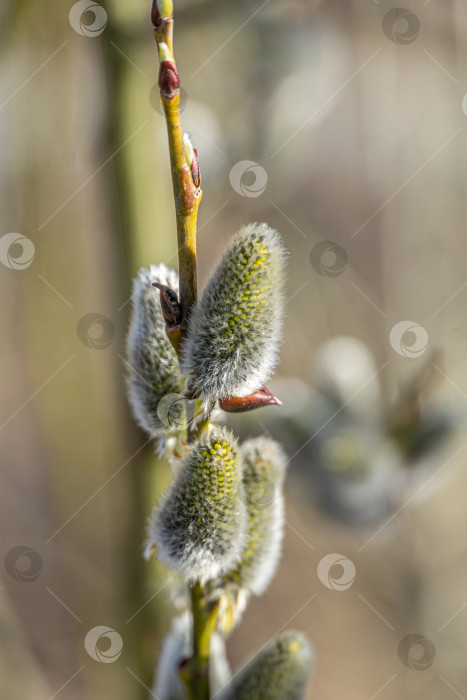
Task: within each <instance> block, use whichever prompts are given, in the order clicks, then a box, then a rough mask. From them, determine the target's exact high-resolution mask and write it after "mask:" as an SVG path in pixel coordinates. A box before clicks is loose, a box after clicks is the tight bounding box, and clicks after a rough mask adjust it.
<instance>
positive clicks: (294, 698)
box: [222, 631, 313, 700]
mask: <svg viewBox="0 0 467 700" xmlns="http://www.w3.org/2000/svg"><path fill="white" fill-rule="evenodd" d="M312 658H313V653H312V650H311V646H310V644H309V642H308V640H307V639H306V637H304V635H303V634H301V633H300V632H292V631H287V632H283V633H282V634H280V635H279V636H277V637H276V638H275V639H273V640H272V641H271V642H269V643H268V644H267V645H266V646H265V647H264V648H263V649H261V651H259V652H258V653H257V654H255V655H254V656H253V657H252V659H251V661H249V662H248V663H247V664H246V665H245V666H244V667H243V669H242V670H241V671H240V672H239V673H238V675H236V676H235V675H234V677H233V680H232V684H231V687H230V688H229V690H228V691H227V692H226V693H225V695H224V696H223V697H222V700H224V698H225V700H227V699H228V700H258V699H259V698H261V699H262V700H266V699H267V700H302V699H303V697H304V694H305V686H306V682H307V679H308V675H309V673H310V670H311V663H312Z"/></svg>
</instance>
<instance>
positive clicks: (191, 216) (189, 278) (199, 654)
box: [153, 2, 217, 700]
mask: <svg viewBox="0 0 467 700" xmlns="http://www.w3.org/2000/svg"><path fill="white" fill-rule="evenodd" d="M166 8H168V10H167V11H169V10H171V3H170V2H163V3H162V4H161V9H162V11H163V12H164V10H165V9H166ZM155 17H156V14H155V12H154V7H153V18H155ZM156 19H157V21H156V25H157V26H155V29H154V36H155V39H156V44H157V47H158V51H159V55H160V57H161V59H162V57H163V56H164V60H169V61H170V62H171V64H172V66H173V69H174V71H175V74H176V75H177V77H178V73H177V69H176V64H175V58H174V56H173V40H172V39H173V17H172V16H170V17H164V16H162V17H160V16H159V10H158V11H157V18H156ZM161 45H162V48H161ZM172 75H173V74H172ZM161 101H162V104H163V105H164V112H165V118H166V123H167V133H168V140H169V152H170V164H171V170H172V186H173V192H174V200H175V213H176V221H177V244H178V267H179V289H180V300H179V301H180V306H181V311H182V320H181V324H180V329H179V330H176V331H175V330H174V332H173V334H172V336H173V337H170V336H169V337H170V340H171V341H172V343H173V345H174V347H175V349H176V351H177V354H179V352H180V347H181V342H182V340H183V335H184V333H185V331H186V328H187V320H188V316H189V313H190V310H191V308H192V306H193V305H194V304H195V303H196V299H197V282H196V225H197V216H198V207H199V203H200V201H201V196H202V192H201V189H200V187H199V186H197V185H195V182H194V179H193V175H192V171H191V167H190V164H189V163H187V158H186V154H185V149H184V145H183V132H182V127H181V120H180V90H179V88H178V86H177V87H175V88H174V89H171V90H170V92H169V93H166V92H164V90H163V89H162V87H161ZM198 185H199V183H198ZM208 423H209V420H208V419H207V420H204V421H203V422H201V423H200V424H199V426H198V429H197V430H196V431H192V432H191V433H190V431H189V440H190V441H193V440H194V439H196V438H197V437H198V436H199V434H200V433H201V432H202V431H203V430H205V429H206V428H207V425H208ZM191 602H192V615H193V656H192V658H191V659H190V661H189V663H188V665H187V667H186V668H184V669H183V671H182V672H181V675H182V677H183V680H184V682H185V684H186V686H187V689H188V692H189V694H190V697H191V700H209V697H210V689H209V649H210V640H211V636H212V633H213V631H214V629H215V627H216V624H217V607H214V608H213V607H212V606H211V605H210V604H209V602H208V601H207V599H206V591H205V589H204V588H203V586H201V584H200V583H196V584H195V585H194V586H192V588H191Z"/></svg>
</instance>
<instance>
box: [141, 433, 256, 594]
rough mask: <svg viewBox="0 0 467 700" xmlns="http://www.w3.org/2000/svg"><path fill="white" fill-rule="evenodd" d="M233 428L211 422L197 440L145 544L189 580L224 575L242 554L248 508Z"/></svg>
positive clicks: (166, 495) (179, 470)
mask: <svg viewBox="0 0 467 700" xmlns="http://www.w3.org/2000/svg"><path fill="white" fill-rule="evenodd" d="M242 488H243V487H242V462H241V456H240V452H239V450H238V447H237V441H236V440H235V438H234V436H233V434H232V433H231V432H230V431H229V430H227V429H226V428H222V427H215V426H212V427H211V429H210V431H209V432H208V434H207V435H204V436H203V437H202V438H201V439H200V440H199V441H198V442H197V443H195V444H194V445H193V446H192V447H191V449H190V451H189V452H188V454H187V455H186V457H185V458H184V459H183V461H182V462H181V464H180V467H179V469H178V471H177V474H176V476H175V478H174V480H173V482H172V484H171V485H170V486H169V489H168V491H167V493H166V494H165V495H164V496H163V497H162V499H161V501H160V504H159V505H158V506H157V507H156V508H155V510H154V513H153V516H152V518H151V522H150V525H149V538H148V543H147V547H148V550H149V551H150V550H151V549H152V548H154V547H155V548H156V549H157V553H158V557H159V559H160V560H161V561H163V562H164V563H165V564H167V566H169V567H170V568H172V569H175V570H176V571H177V572H178V573H179V574H180V575H182V576H183V577H184V578H185V580H186V581H188V582H194V581H200V582H201V583H205V582H206V581H208V580H210V579H213V578H215V577H217V576H221V575H223V574H224V573H225V572H226V571H228V570H229V569H231V568H232V567H233V566H235V565H236V563H237V562H238V560H239V557H240V554H241V552H242V548H243V544H244V541H245V527H246V512H245V504H244V496H243V492H242Z"/></svg>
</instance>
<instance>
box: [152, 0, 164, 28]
mask: <svg viewBox="0 0 467 700" xmlns="http://www.w3.org/2000/svg"><path fill="white" fill-rule="evenodd" d="M151 22H152V23H153V25H154V27H155V28H156V29H159V27H160V24H161V22H162V17H161V13H160V12H159V8H158V7H157V0H153V2H152V8H151Z"/></svg>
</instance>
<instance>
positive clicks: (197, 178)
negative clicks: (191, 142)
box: [191, 148, 201, 187]
mask: <svg viewBox="0 0 467 700" xmlns="http://www.w3.org/2000/svg"><path fill="white" fill-rule="evenodd" d="M191 175H192V177H193V184H194V186H195V187H201V173H200V171H199V158H198V151H197V150H196V148H194V149H193V160H192V163H191Z"/></svg>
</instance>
